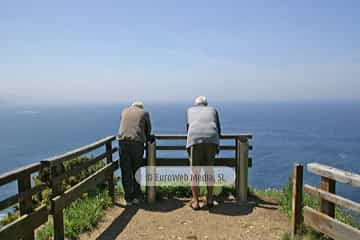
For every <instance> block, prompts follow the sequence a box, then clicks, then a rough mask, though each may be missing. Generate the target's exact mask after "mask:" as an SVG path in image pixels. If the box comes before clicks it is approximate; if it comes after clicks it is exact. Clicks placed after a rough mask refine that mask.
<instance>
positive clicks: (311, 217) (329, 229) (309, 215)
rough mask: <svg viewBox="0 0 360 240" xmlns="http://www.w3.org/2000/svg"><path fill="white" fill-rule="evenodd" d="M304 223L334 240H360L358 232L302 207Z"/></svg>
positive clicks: (359, 231)
mask: <svg viewBox="0 0 360 240" xmlns="http://www.w3.org/2000/svg"><path fill="white" fill-rule="evenodd" d="M304 223H305V224H306V225H307V226H310V227H312V228H314V229H315V230H317V231H319V232H322V233H324V234H326V235H328V236H330V237H331V238H334V239H336V240H349V239H351V240H360V230H358V229H355V228H353V227H351V226H349V225H346V224H344V223H342V222H339V221H338V220H336V219H334V218H331V217H329V216H327V215H325V214H323V213H321V212H318V211H316V210H314V209H312V208H309V207H307V206H306V207H304Z"/></svg>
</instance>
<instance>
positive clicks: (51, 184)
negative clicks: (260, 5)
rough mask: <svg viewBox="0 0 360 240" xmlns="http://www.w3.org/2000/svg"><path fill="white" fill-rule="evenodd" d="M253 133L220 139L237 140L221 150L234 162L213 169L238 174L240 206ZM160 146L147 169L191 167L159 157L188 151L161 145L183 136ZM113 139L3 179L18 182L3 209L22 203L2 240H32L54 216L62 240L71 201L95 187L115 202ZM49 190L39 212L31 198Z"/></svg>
mask: <svg viewBox="0 0 360 240" xmlns="http://www.w3.org/2000/svg"><path fill="white" fill-rule="evenodd" d="M251 138H252V136H251V135H250V134H235V135H234V134H231V135H230V134H227V135H226V134H225V135H222V136H221V139H228V140H233V141H234V142H233V144H231V145H221V146H220V150H225V151H234V157H232V158H217V159H216V161H215V165H217V166H229V167H235V169H236V184H235V186H236V197H237V199H238V200H239V201H246V200H247V194H248V167H251V165H252V159H251V158H249V157H248V151H249V150H251V149H252V147H251V146H249V139H251ZM155 139H156V141H154V142H152V143H150V144H148V145H147V149H146V150H147V151H146V156H147V157H146V158H145V159H144V165H148V166H188V165H189V161H188V158H156V152H157V151H161V150H183V151H185V150H186V147H185V145H181V146H180V145H177V146H175V145H171V146H169V145H159V146H158V145H157V144H156V143H157V141H158V140H180V139H183V140H184V139H186V135H185V134H177V135H174V134H171V135H156V136H155ZM114 140H115V137H114V136H109V137H107V138H104V139H102V140H99V141H97V142H95V143H92V144H89V145H86V146H83V147H81V148H78V149H75V150H73V151H71V152H68V153H65V154H62V155H59V156H55V157H52V158H49V159H46V160H43V161H40V162H38V163H35V164H31V165H29V166H26V167H23V168H20V169H18V170H15V171H11V172H7V173H5V174H3V175H0V186H3V185H6V184H9V183H11V182H14V181H17V184H18V193H17V194H15V195H13V196H10V197H8V198H6V199H4V200H2V201H0V210H2V209H6V208H8V207H11V206H13V205H15V204H19V209H20V218H18V219H17V220H15V221H13V222H11V223H10V224H7V225H6V226H3V227H2V228H1V229H0V239H7V240H11V239H24V240H32V239H34V231H35V230H36V228H38V227H39V226H41V225H42V224H44V223H46V222H47V221H48V216H49V215H51V216H52V217H53V222H54V239H55V240H63V239H64V222H63V221H64V219H63V210H64V208H66V207H67V206H69V205H70V204H71V203H72V202H73V201H75V200H76V199H78V198H80V197H81V196H82V193H84V192H87V191H88V190H90V189H92V188H95V187H96V186H97V185H98V184H100V183H103V182H107V183H108V190H109V194H110V196H111V197H112V198H113V199H114V181H113V178H114V171H115V170H116V169H117V168H118V162H117V161H118V160H115V161H114V160H113V157H112V156H113V153H115V152H116V151H117V150H118V148H113V147H112V143H113V141H114ZM104 146H105V152H104V153H101V154H99V155H97V156H96V157H93V158H91V159H90V160H88V161H86V162H84V163H83V164H82V165H80V166H76V167H74V168H72V169H71V170H69V171H64V169H62V168H63V163H64V162H66V161H69V160H72V159H74V158H76V157H79V156H82V155H84V154H87V153H89V152H91V151H94V150H99V149H100V148H101V147H104ZM102 160H106V164H105V166H103V167H102V168H101V169H99V170H97V171H96V172H95V173H93V174H91V175H90V176H88V177H86V178H85V179H83V180H82V181H80V182H79V183H77V184H76V185H74V186H72V187H71V188H69V189H67V190H64V189H63V184H62V183H63V180H65V179H68V178H69V177H72V176H76V175H78V174H80V172H81V171H82V170H85V169H87V168H89V167H91V166H93V165H94V164H96V163H98V162H99V161H102ZM45 168H46V169H47V170H48V171H49V173H50V174H49V179H48V181H47V182H46V183H41V184H39V185H37V186H31V185H32V181H31V177H32V175H33V174H36V173H38V172H39V171H40V170H43V169H45ZM45 189H50V190H51V192H52V193H51V199H50V201H49V202H48V204H44V205H41V206H38V207H36V208H35V206H34V205H33V201H32V196H33V195H35V194H37V193H39V192H41V191H43V190H45ZM155 189H156V188H155V187H148V188H147V196H148V201H149V202H153V201H155V195H156V192H155V191H156V190H155Z"/></svg>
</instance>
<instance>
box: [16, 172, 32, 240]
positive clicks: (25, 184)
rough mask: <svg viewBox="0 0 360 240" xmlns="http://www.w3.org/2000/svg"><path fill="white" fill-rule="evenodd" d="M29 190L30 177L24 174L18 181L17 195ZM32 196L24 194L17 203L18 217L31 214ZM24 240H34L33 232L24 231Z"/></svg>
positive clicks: (30, 230)
mask: <svg viewBox="0 0 360 240" xmlns="http://www.w3.org/2000/svg"><path fill="white" fill-rule="evenodd" d="M30 189H31V175H30V174H24V175H22V176H20V177H19V179H18V191H19V195H20V194H21V193H23V192H25V191H27V190H30ZM32 207H33V206H32V195H31V194H26V195H24V198H22V199H20V201H19V208H20V215H21V216H22V215H24V214H27V213H30V212H32V210H33V209H32ZM24 232H25V233H24V235H25V237H24V240H33V239H34V230H33V229H29V230H27V229H24Z"/></svg>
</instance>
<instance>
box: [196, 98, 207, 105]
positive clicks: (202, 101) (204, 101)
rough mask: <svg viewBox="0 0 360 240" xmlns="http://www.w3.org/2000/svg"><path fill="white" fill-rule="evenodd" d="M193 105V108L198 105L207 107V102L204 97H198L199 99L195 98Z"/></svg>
mask: <svg viewBox="0 0 360 240" xmlns="http://www.w3.org/2000/svg"><path fill="white" fill-rule="evenodd" d="M194 105H195V106H198V105H205V106H207V105H208V101H207V99H206V97H204V96H199V97H197V98H195V102H194Z"/></svg>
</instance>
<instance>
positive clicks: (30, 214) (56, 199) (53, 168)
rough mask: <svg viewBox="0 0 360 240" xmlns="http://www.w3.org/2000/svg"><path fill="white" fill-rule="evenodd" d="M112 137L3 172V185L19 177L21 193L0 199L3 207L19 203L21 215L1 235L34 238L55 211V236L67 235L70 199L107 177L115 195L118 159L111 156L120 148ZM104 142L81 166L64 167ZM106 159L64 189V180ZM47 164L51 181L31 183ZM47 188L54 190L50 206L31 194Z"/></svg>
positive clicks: (1, 207)
mask: <svg viewBox="0 0 360 240" xmlns="http://www.w3.org/2000/svg"><path fill="white" fill-rule="evenodd" d="M113 140H115V137H114V136H110V137H107V138H104V139H102V140H100V141H97V142H95V143H92V144H89V145H87V146H83V147H81V148H78V149H75V150H73V151H71V152H68V153H65V154H62V155H59V156H56V157H52V158H49V159H46V160H43V161H40V162H37V163H34V164H31V165H28V166H25V167H22V168H19V169H17V170H14V171H11V172H8V173H5V174H2V175H0V186H2V185H5V184H8V183H11V182H13V181H17V183H18V193H17V194H15V195H13V196H10V197H7V198H6V199H4V200H2V201H0V210H2V209H5V208H8V207H11V206H12V205H14V204H19V210H20V218H18V219H17V220H15V221H14V222H12V223H10V224H7V225H5V226H3V227H2V228H1V229H0V239H9V240H11V239H24V240H30V239H34V231H35V229H36V228H38V227H39V226H41V225H42V224H44V223H45V222H47V221H48V216H49V215H53V220H54V233H55V236H54V238H55V239H56V240H58V239H64V225H63V209H64V208H65V207H66V206H68V205H69V204H70V203H71V202H73V201H74V200H76V199H78V198H79V197H80V196H81V193H83V192H85V191H87V190H89V189H91V188H94V187H96V184H98V183H101V182H105V181H107V182H108V185H109V194H110V196H112V197H113V196H114V186H113V184H114V183H113V172H114V170H115V169H116V168H117V167H118V164H117V163H116V161H113V160H112V154H113V153H114V152H116V151H117V148H112V141H113ZM103 146H106V150H105V152H104V153H102V154H100V155H98V156H96V157H94V158H92V159H90V160H89V161H87V162H85V163H84V164H83V165H81V166H76V167H74V168H72V169H70V170H69V171H66V172H65V171H63V170H64V169H63V165H62V164H63V163H64V162H66V161H68V160H72V159H74V158H76V157H79V156H82V155H84V154H86V153H89V152H91V151H93V150H97V149H99V148H100V147H103ZM103 159H106V165H105V166H104V167H103V168H101V169H100V170H98V171H96V172H95V173H93V174H92V175H90V176H89V177H87V178H85V179H84V180H82V181H81V182H80V183H78V184H76V185H75V186H73V187H71V188H70V189H68V190H66V191H65V192H64V191H63V189H62V182H63V180H65V179H67V178H69V177H70V176H76V175H78V174H80V172H81V171H82V170H85V169H87V168H88V167H90V166H92V165H94V164H96V163H98V162H99V161H101V160H103ZM44 168H48V169H50V177H49V179H48V181H47V182H46V183H41V184H39V185H37V186H31V175H32V174H34V173H37V172H39V171H40V170H43V169H44ZM59 169H62V171H59ZM46 188H50V189H51V190H52V196H51V199H50V206H46V205H41V206H38V207H36V206H34V205H33V202H32V196H33V195H35V194H37V193H39V192H41V191H43V190H44V189H46Z"/></svg>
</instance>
